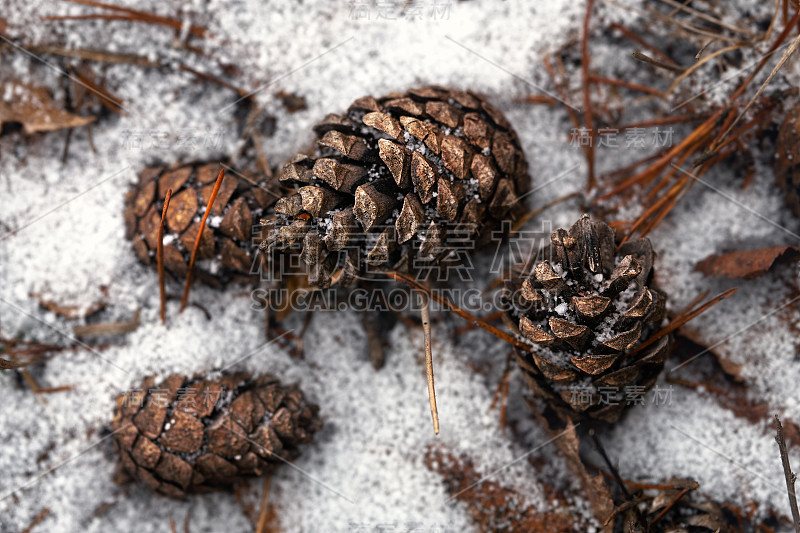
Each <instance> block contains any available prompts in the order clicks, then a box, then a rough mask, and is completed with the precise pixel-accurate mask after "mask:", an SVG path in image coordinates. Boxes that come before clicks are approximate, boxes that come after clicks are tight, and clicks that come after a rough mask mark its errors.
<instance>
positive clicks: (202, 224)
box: [180, 168, 225, 313]
mask: <svg viewBox="0 0 800 533" xmlns="http://www.w3.org/2000/svg"><path fill="white" fill-rule="evenodd" d="M224 178H225V169H224V168H223V169H220V171H219V175H218V176H217V182H216V183H215V184H214V189H213V190H212V191H211V197H210V198H209V199H208V205H207V206H206V210H205V212H204V213H203V219H202V220H201V221H200V229H199V230H198V231H197V238H196V239H195V240H194V246H193V247H192V256H191V258H190V259H189V269H188V270H187V271H186V283H185V284H184V285H183V296H181V310H180V312H181V313H182V312H183V310H184V309H186V304H187V303H188V302H189V291H190V290H191V288H192V281H194V262H195V261H196V260H197V250H198V248H200V239H201V238H202V237H203V231H204V230H205V229H206V220H207V219H208V215H209V213H211V207H212V206H213V205H214V200H216V199H217V193H218V192H219V188H220V187H221V186H222V180H223V179H224Z"/></svg>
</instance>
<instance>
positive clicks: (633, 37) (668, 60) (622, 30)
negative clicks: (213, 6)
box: [609, 22, 683, 70]
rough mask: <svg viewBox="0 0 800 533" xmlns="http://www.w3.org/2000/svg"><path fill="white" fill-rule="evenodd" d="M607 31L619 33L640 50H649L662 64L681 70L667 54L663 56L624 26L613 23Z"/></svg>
mask: <svg viewBox="0 0 800 533" xmlns="http://www.w3.org/2000/svg"><path fill="white" fill-rule="evenodd" d="M609 29H611V30H617V31H619V32H620V33H621V34H622V35H624V36H625V37H627V38H628V39H630V40H631V41H633V42H635V43H638V44H639V45H640V46H641V47H642V48H645V49H647V50H650V52H651V53H652V54H653V55H654V56H656V57H659V58H660V59H661V60H662V61H663V62H664V63H666V64H668V65H672V66H673V67H676V68H678V69H680V70H683V69H682V68H681V66H680V65H679V64H677V63H676V62H675V61H673V59H672V58H671V57H669V56H668V55H667V54H665V53H664V52H662V51H661V50H659V49H658V47H656V46H653V45H652V44H650V43H648V42H647V41H645V40H644V39H643V38H642V37H640V36H639V35H637V34H636V33H634V32H633V31H631V30H630V29H628V28H626V27H625V26H623V25H621V24H617V23H616V22H614V23H612V24H610V25H609Z"/></svg>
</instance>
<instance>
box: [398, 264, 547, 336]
mask: <svg viewBox="0 0 800 533" xmlns="http://www.w3.org/2000/svg"><path fill="white" fill-rule="evenodd" d="M386 276H388V277H390V278H391V279H393V280H395V281H400V282H402V283H405V284H406V285H408V286H409V287H411V288H412V289H415V290H417V291H419V292H422V293H425V294H426V295H427V296H428V297H429V298H431V299H432V300H433V301H434V302H436V303H438V304H439V305H441V306H442V307H444V308H445V309H446V310H448V311H450V312H453V313H455V314H456V315H458V316H459V317H461V318H463V319H464V320H466V321H467V322H469V323H470V324H474V325H475V326H477V327H479V328H481V329H482V330H484V331H488V332H489V333H491V334H492V335H494V336H495V337H497V338H498V339H500V340H503V341H506V342H507V343H509V344H510V345H512V346H516V347H517V348H520V349H522V350H525V351H530V349H531V345H530V344H528V343H526V342H522V341H521V340H519V339H517V338H516V337H514V336H513V335H509V334H508V333H506V332H505V331H502V330H500V329H497V328H496V327H494V326H493V325H491V324H487V323H486V322H485V321H483V320H481V319H480V318H478V317H476V316H475V315H473V314H471V313H469V312H468V311H465V310H464V309H462V308H460V307H459V306H457V305H456V304H454V303H452V302H450V301H448V300H445V299H444V298H442V297H441V296H439V295H437V294H436V293H434V292H432V291H431V290H430V289H428V288H427V287H425V286H424V285H422V284H421V283H419V282H418V281H416V280H415V279H413V278H411V277H409V276H407V275H405V274H403V273H402V272H398V271H396V270H392V271H390V272H387V273H386Z"/></svg>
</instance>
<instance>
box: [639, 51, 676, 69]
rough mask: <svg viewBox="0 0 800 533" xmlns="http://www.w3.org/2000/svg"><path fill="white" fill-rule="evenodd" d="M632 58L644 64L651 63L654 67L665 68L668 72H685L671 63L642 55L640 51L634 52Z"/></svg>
mask: <svg viewBox="0 0 800 533" xmlns="http://www.w3.org/2000/svg"><path fill="white" fill-rule="evenodd" d="M631 57H633V58H634V59H638V60H639V61H643V62H644V63H649V64H651V65H653V66H654V67H659V68H663V69H666V70H671V71H672V72H683V67H676V66H674V65H671V64H670V63H665V62H664V61H661V60H658V59H654V58H652V57H650V56H648V55H645V54H643V53H641V52H640V51H639V50H634V51H633V53H632V54H631Z"/></svg>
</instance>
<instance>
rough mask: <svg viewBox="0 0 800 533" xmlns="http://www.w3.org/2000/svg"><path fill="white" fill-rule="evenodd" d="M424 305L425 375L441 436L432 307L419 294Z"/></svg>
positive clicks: (434, 422) (429, 398) (435, 425)
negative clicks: (432, 335)
mask: <svg viewBox="0 0 800 533" xmlns="http://www.w3.org/2000/svg"><path fill="white" fill-rule="evenodd" d="M419 297H420V301H421V303H422V332H423V334H424V337H425V374H426V376H427V379H428V401H429V402H430V404H431V418H432V419H433V432H434V433H436V434H437V435H438V434H439V409H437V407H436V390H435V388H434V386H433V349H432V347H431V305H430V299H428V296H427V295H426V294H425V293H422V292H420V293H419Z"/></svg>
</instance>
